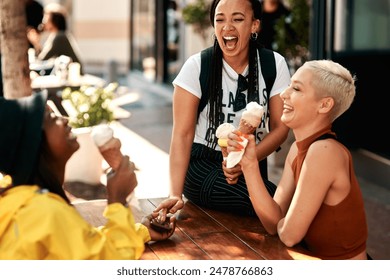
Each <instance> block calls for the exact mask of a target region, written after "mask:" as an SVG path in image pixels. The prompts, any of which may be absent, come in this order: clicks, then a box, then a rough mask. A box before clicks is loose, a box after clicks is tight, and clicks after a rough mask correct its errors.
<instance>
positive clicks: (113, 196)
mask: <svg viewBox="0 0 390 280" xmlns="http://www.w3.org/2000/svg"><path fill="white" fill-rule="evenodd" d="M134 170H135V165H134V163H133V162H132V161H130V160H129V157H128V156H124V157H123V158H122V162H121V164H120V166H119V168H118V169H117V170H115V171H111V172H110V173H108V174H107V203H108V204H110V203H115V202H119V203H122V204H123V205H125V204H126V199H127V197H128V196H129V195H130V194H131V193H132V192H133V190H134V188H135V187H136V186H137V184H138V181H137V176H136V174H135V173H134Z"/></svg>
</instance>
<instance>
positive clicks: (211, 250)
mask: <svg viewBox="0 0 390 280" xmlns="http://www.w3.org/2000/svg"><path fill="white" fill-rule="evenodd" d="M161 200H162V198H161V199H160V198H154V199H141V200H136V199H133V200H132V201H131V204H130V207H131V209H132V211H133V214H134V217H135V220H136V221H137V222H139V221H140V220H141V218H142V216H144V215H147V214H149V213H150V212H151V211H153V210H154V209H155V207H156V206H157V205H158V204H159V202H160V201H161ZM74 205H75V207H76V209H77V210H78V211H79V212H80V214H81V215H82V216H83V217H84V218H85V219H86V220H87V221H88V222H89V223H90V224H92V225H94V226H100V225H104V224H105V222H106V220H105V218H104V217H103V216H102V213H103V211H104V208H105V206H106V201H105V200H104V199H102V200H91V201H85V202H80V203H78V202H74ZM176 219H177V224H176V230H175V233H174V234H173V235H172V236H171V237H170V238H169V239H168V240H165V241H159V242H149V243H148V244H146V249H145V252H144V254H143V255H142V258H141V259H143V260H159V259H161V260H291V259H305V260H308V259H316V258H314V257H312V256H310V255H309V253H308V252H307V251H306V250H304V249H303V248H302V247H300V246H295V247H293V248H288V247H286V246H285V245H284V244H283V243H282V242H281V241H280V239H279V238H278V237H277V236H270V235H269V234H267V233H266V231H265V229H264V228H263V226H262V225H261V223H260V221H259V219H258V218H256V217H241V216H238V215H234V214H231V213H226V212H220V211H215V210H209V209H205V208H201V207H198V206H196V205H195V204H193V203H191V202H189V201H187V202H186V204H185V206H184V208H183V209H181V210H180V211H179V212H178V213H177V214H176Z"/></svg>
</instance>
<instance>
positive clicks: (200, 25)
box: [181, 0, 210, 41]
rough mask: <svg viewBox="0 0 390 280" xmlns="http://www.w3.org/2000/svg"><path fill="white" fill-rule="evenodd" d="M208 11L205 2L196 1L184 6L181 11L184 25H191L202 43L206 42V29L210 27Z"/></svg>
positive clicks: (201, 0)
mask: <svg viewBox="0 0 390 280" xmlns="http://www.w3.org/2000/svg"><path fill="white" fill-rule="evenodd" d="M209 9H210V5H209V4H206V1H205V0H196V1H195V2H194V3H192V4H191V3H190V4H188V5H186V6H185V7H184V8H183V9H182V11H181V13H182V17H183V21H184V22H185V23H186V24H192V26H193V28H194V31H195V32H196V33H198V34H199V35H200V36H201V37H202V38H203V40H204V41H206V40H207V29H208V28H209V27H210V19H209Z"/></svg>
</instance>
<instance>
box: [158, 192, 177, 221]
mask: <svg viewBox="0 0 390 280" xmlns="http://www.w3.org/2000/svg"><path fill="white" fill-rule="evenodd" d="M183 206H184V201H183V198H182V197H181V196H180V197H179V196H171V197H168V198H167V199H165V200H163V201H162V202H161V203H160V204H159V205H158V206H157V207H156V209H154V211H153V212H154V213H156V212H158V213H159V214H158V215H159V219H160V220H161V221H162V222H164V221H165V219H166V217H167V214H168V213H171V214H174V213H176V211H178V210H180V209H182V208H183Z"/></svg>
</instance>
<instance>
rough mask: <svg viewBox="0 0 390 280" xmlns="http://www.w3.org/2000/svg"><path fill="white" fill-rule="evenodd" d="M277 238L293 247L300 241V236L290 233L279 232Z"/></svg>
mask: <svg viewBox="0 0 390 280" xmlns="http://www.w3.org/2000/svg"><path fill="white" fill-rule="evenodd" d="M278 234H279V239H280V240H281V241H282V242H283V244H284V245H286V246H287V247H293V246H295V245H296V244H298V243H299V242H301V240H302V238H298V237H297V236H295V235H294V234H291V233H283V232H279V233H278Z"/></svg>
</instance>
